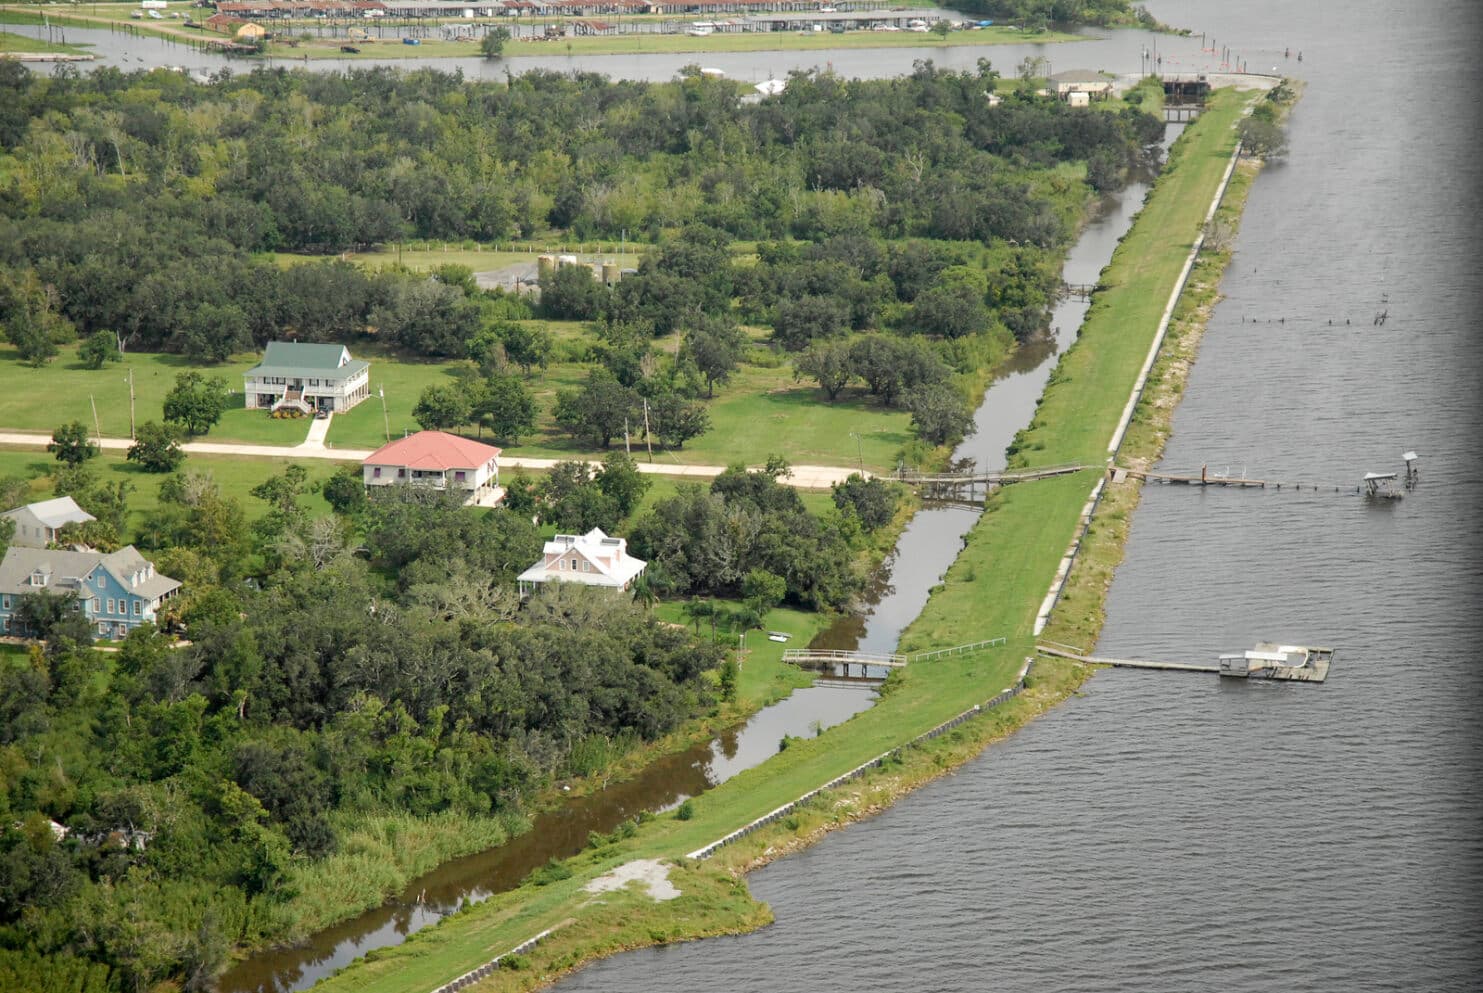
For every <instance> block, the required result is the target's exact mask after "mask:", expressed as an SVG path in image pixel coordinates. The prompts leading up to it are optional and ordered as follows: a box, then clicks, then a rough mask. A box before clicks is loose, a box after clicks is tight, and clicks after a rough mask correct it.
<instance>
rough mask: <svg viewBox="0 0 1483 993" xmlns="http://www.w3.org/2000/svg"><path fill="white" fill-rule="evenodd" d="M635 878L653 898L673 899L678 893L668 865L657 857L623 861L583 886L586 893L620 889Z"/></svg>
mask: <svg viewBox="0 0 1483 993" xmlns="http://www.w3.org/2000/svg"><path fill="white" fill-rule="evenodd" d="M635 880H637V881H639V882H642V883H643V884H644V888H645V889H647V890H648V891H649V896H651V897H653V898H654V899H655V900H673V899H674V898H675V897H677V896H679V895H680V891H679V890H678V889H677V888H676V887H675V885H674V883H671V882H670V881H669V866H667V865H665V864H664V863H663V862H661V861H659V860H658V859H636V860H635V861H633V862H625V863H624V864H623V865H620V866H619V867H618V868H616V869H614V870H613V871H612V872H610V873H608V874H607V875H605V876H598V877H597V878H596V879H594V880H593V881H592V882H590V883H588V884H587V885H586V886H584V887H583V889H585V890H586V891H587V892H588V893H606V892H607V891H608V890H621V889H623V887H625V886H627V885H628V884H629V883H631V882H634V881H635Z"/></svg>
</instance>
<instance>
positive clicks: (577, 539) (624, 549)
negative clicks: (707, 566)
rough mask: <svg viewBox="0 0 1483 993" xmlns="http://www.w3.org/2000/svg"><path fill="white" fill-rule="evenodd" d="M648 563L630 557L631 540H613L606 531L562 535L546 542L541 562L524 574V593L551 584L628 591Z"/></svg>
mask: <svg viewBox="0 0 1483 993" xmlns="http://www.w3.org/2000/svg"><path fill="white" fill-rule="evenodd" d="M648 564H649V563H647V562H645V561H644V560H643V559H636V558H634V557H633V556H632V555H629V554H628V540H627V539H625V538H612V537H609V536H608V535H606V534H604V533H603V530H602V528H593V529H592V530H591V531H588V532H587V533H586V534H558V535H557V536H556V537H554V538H552V539H551V540H550V541H548V542H546V546H545V548H544V549H543V553H542V556H541V561H539V562H537V563H536V564H535V565H533V566H531V567H530V568H529V569H526V570H525V571H524V572H522V573H521V574H520V577H519V583H520V594H521V595H522V596H524V595H525V594H527V593H531V592H534V590H535V588H536V587H537V586H539V585H540V584H542V583H550V582H561V583H582V584H583V585H586V586H606V587H608V588H610V589H615V590H626V589H628V588H629V587H630V586H632V585H633V581H634V580H635V579H638V578H639V576H640V575H641V574H642V573H643V571H644V568H645V567H646V566H647V565H648Z"/></svg>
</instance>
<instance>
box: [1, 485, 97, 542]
mask: <svg viewBox="0 0 1483 993" xmlns="http://www.w3.org/2000/svg"><path fill="white" fill-rule="evenodd" d="M0 517H4V518H8V519H10V520H12V521H15V534H13V535H12V536H11V538H10V543H11V544H12V545H25V546H27V547H28V548H45V547H46V546H47V545H50V544H51V543H52V542H54V541H56V540H57V532H58V531H60V530H62V528H64V527H66V526H67V525H68V524H86V523H87V522H88V521H91V520H94V519H95V518H94V517H93V515H92V514H89V513H88V512H87V511H86V510H83V509H82V508H81V507H79V506H78V505H77V501H76V500H73V499H72V498H71V497H70V496H64V497H57V498H56V499H55V500H42V501H41V502H40V503H28V504H26V505H25V506H24V507H17V508H15V509H14V510H7V511H6V512H5V513H3V514H0Z"/></svg>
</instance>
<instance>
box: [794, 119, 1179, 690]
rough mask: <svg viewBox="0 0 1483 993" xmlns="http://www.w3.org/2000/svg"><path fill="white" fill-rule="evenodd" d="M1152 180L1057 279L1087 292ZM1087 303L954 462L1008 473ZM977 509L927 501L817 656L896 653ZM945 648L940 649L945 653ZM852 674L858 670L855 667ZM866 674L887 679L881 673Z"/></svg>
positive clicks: (1025, 349)
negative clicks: (826, 651) (1013, 445)
mask: <svg viewBox="0 0 1483 993" xmlns="http://www.w3.org/2000/svg"><path fill="white" fill-rule="evenodd" d="M1183 128H1184V125H1182V124H1170V125H1168V127H1167V130H1166V134H1165V136H1164V146H1165V148H1166V149H1167V147H1168V145H1169V143H1170V142H1172V141H1173V140H1174V138H1175V137H1177V136H1178V133H1179V131H1181V130H1183ZM1150 178H1151V177H1147V176H1144V177H1139V178H1138V179H1137V180H1136V181H1134V182H1131V183H1129V184H1128V185H1127V186H1126V187H1124V188H1123V189H1122V190H1120V191H1119V192H1117V193H1115V194H1112V195H1109V196H1106V197H1104V198H1103V200H1102V202H1101V203H1100V204H1099V205H1098V207H1097V209H1096V212H1095V214H1094V216H1093V218H1092V220H1091V221H1090V222H1089V223H1088V224H1087V225H1086V227H1085V228H1084V229H1083V230H1082V233H1081V236H1080V237H1079V238H1078V239H1077V241H1076V244H1075V245H1074V246H1073V247H1072V249H1071V251H1070V253H1069V254H1068V255H1067V257H1066V262H1065V264H1064V266H1063V267H1062V270H1061V278H1062V279H1063V280H1064V281H1065V282H1067V283H1069V284H1073V285H1093V284H1095V283H1096V282H1097V279H1098V277H1099V276H1100V274H1101V272H1102V269H1103V268H1105V267H1106V265H1107V263H1108V262H1109V261H1111V259H1112V253H1113V251H1114V250H1115V249H1116V248H1117V244H1118V241H1119V240H1121V238H1122V236H1123V235H1124V234H1126V233H1127V231H1128V228H1129V227H1130V226H1131V225H1132V223H1133V216H1134V215H1135V214H1137V212H1138V210H1139V208H1140V207H1142V206H1143V201H1144V198H1145V197H1146V196H1147V194H1148V189H1149V180H1150ZM1089 306H1090V302H1089V301H1088V300H1086V299H1084V298H1079V297H1074V296H1066V297H1063V298H1062V299H1061V300H1060V301H1059V302H1058V303H1057V304H1056V306H1055V308H1054V309H1053V311H1052V312H1051V317H1050V322H1049V329H1048V331H1047V332H1046V333H1045V334H1043V335H1040V336H1037V337H1036V338H1034V339H1032V340H1031V341H1028V342H1026V343H1025V344H1024V346H1022V347H1021V348H1019V349H1018V350H1017V351H1016V352H1015V354H1014V355H1013V356H1011V358H1010V360H1009V361H1008V362H1007V363H1006V364H1005V365H1004V367H1003V368H1001V369H1000V370H999V371H998V373H997V374H996V375H995V377H994V379H993V380H992V381H991V382H990V383H989V387H988V389H987V391H986V392H985V393H984V399H983V402H982V403H981V404H980V405H979V408H978V410H977V412H976V413H975V414H974V418H973V422H974V427H975V430H974V433H973V434H971V435H969V436H968V437H967V438H965V439H964V440H963V441H962V443H961V444H959V445H958V447H957V448H956V449H955V450H954V451H953V456H952V458H953V462H954V463H955V464H958V465H963V466H968V465H972V466H976V467H977V468H979V469H982V470H985V471H990V472H992V471H994V470H997V469H1002V468H1004V464H1005V460H1006V457H1005V449H1006V448H1007V447H1008V446H1009V443H1010V442H1011V441H1012V440H1013V439H1014V435H1015V432H1017V431H1019V430H1020V429H1021V428H1023V427H1025V426H1026V425H1028V424H1029V423H1030V419H1031V418H1032V417H1033V416H1034V415H1035V404H1036V402H1037V401H1038V400H1039V399H1040V394H1041V393H1042V392H1044V390H1045V384H1046V381H1047V380H1048V379H1049V378H1050V374H1051V370H1053V369H1054V368H1055V364H1056V360H1057V358H1058V356H1059V355H1060V353H1061V351H1062V350H1063V349H1065V348H1066V347H1067V346H1069V345H1070V344H1071V342H1072V341H1074V340H1075V337H1076V331H1077V329H1078V328H1080V327H1081V322H1082V319H1083V318H1084V317H1085V316H1086V312H1087V307H1089ZM979 513H980V509H979V508H977V507H973V506H969V505H966V504H957V503H941V502H933V501H928V502H926V504H925V505H924V506H923V507H922V509H921V510H920V511H918V512H917V513H916V515H915V516H913V517H912V519H911V521H910V523H908V524H907V526H906V528H905V530H904V531H902V534H901V537H900V539H899V540H898V541H897V543H896V548H895V550H894V551H893V552H892V553H891V555H889V556H888V557H887V558H886V560H885V561H884V563H883V564H882V566H881V570H880V573H879V575H878V576H877V577H876V579H875V581H874V583H872V585H871V588H870V590H869V591H868V593H867V596H866V599H865V604H864V606H863V608H862V609H861V610H860V612H858V613H855V614H849V615H846V616H844V617H841V618H840V619H839V620H838V621H836V622H835V623H834V624H831V625H830V626H829V627H828V628H827V629H826V630H824V631H822V632H820V634H819V636H818V637H817V638H815V639H814V646H815V647H818V648H835V649H845V650H849V649H856V650H859V651H862V652H873V653H881V652H892V651H895V649H896V643H897V641H898V639H899V638H900V637H901V632H902V631H903V630H905V628H906V626H907V625H908V624H910V623H911V622H912V621H913V620H914V619H915V618H916V616H917V615H918V614H920V613H921V612H922V607H923V606H925V605H926V603H927V596H928V593H929V591H930V590H931V588H932V587H933V586H934V585H936V584H937V583H939V582H941V581H942V577H943V575H944V573H946V572H947V569H948V566H950V565H952V564H953V560H954V559H956V558H957V557H958V553H959V552H960V551H962V548H963V542H964V539H965V536H966V535H967V534H968V531H969V530H970V529H971V528H972V527H973V525H974V522H976V521H977V520H978V517H979ZM1006 633H1007V632H1004V631H982V632H979V633H978V634H977V636H976V638H975V639H973V640H978V639H988V638H998V637H1000V636H1002V635H1004V634H1006ZM941 647H946V646H941ZM856 670H857V671H858V667H856ZM867 671H870V672H872V673H873V674H876V675H884V674H885V670H884V669H876V668H875V667H870V668H869V669H867Z"/></svg>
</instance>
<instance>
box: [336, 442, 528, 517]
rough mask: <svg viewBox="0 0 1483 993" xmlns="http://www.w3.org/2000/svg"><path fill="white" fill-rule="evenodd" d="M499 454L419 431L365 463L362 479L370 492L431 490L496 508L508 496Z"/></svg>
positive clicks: (477, 444) (482, 446) (489, 448)
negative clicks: (377, 489) (379, 489)
mask: <svg viewBox="0 0 1483 993" xmlns="http://www.w3.org/2000/svg"><path fill="white" fill-rule="evenodd" d="M499 452H500V450H499V449H498V448H495V447H494V446H493V445H485V444H482V443H481V442H477V441H471V440H470V439H468V438H460V437H459V436H458V435H456V434H448V433H447V432H444V431H419V432H417V433H416V434H413V435H408V436H407V437H405V438H400V439H398V440H397V441H393V442H391V443H390V444H389V445H382V446H381V447H380V448H378V449H376V450H375V451H374V452H372V453H371V454H370V455H369V456H368V457H367V458H366V460H365V461H364V462H362V463H361V474H362V478H363V479H364V480H365V484H366V486H368V487H370V486H392V485H394V484H397V483H401V484H403V485H411V486H427V487H431V488H432V489H435V490H452V491H455V492H462V493H464V495H465V499H464V501H463V502H464V505H465V506H470V505H477V506H480V507H493V506H494V505H495V504H497V503H499V502H500V500H502V499H503V498H504V495H505V490H504V487H502V486H500V485H499Z"/></svg>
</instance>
